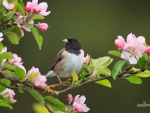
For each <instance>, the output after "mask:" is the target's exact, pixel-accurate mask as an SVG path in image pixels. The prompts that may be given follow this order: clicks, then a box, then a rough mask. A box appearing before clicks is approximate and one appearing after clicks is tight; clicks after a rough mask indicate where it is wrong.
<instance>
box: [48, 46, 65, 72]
mask: <svg viewBox="0 0 150 113" xmlns="http://www.w3.org/2000/svg"><path fill="white" fill-rule="evenodd" d="M64 50H65V49H64V48H63V49H62V50H60V51H59V52H58V54H57V56H56V58H55V59H54V61H53V62H52V63H51V65H50V67H49V71H50V70H53V69H54V67H55V65H56V64H57V63H58V62H60V61H61V60H62V58H63V56H62V53H63V51H64Z"/></svg>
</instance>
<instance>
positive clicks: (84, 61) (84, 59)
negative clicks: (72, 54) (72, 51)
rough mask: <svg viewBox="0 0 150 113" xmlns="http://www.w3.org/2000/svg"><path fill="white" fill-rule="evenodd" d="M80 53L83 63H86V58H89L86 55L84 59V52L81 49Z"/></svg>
mask: <svg viewBox="0 0 150 113" xmlns="http://www.w3.org/2000/svg"><path fill="white" fill-rule="evenodd" d="M80 51H81V54H82V56H83V63H86V61H87V60H88V58H89V55H88V54H87V55H86V57H84V51H83V49H81V50H80Z"/></svg>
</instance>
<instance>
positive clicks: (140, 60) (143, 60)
mask: <svg viewBox="0 0 150 113" xmlns="http://www.w3.org/2000/svg"><path fill="white" fill-rule="evenodd" d="M138 64H139V66H140V67H142V68H145V67H146V66H147V61H146V59H145V58H144V57H141V58H139V60H138Z"/></svg>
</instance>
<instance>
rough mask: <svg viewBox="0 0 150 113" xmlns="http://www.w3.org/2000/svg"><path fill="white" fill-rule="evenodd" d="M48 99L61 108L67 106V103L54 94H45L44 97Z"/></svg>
mask: <svg viewBox="0 0 150 113" xmlns="http://www.w3.org/2000/svg"><path fill="white" fill-rule="evenodd" d="M44 98H45V99H46V100H48V101H49V102H51V103H53V104H54V105H57V106H59V107H60V108H65V104H64V103H62V102H61V101H59V100H58V99H57V98H54V97H52V96H50V95H49V96H45V97H44Z"/></svg>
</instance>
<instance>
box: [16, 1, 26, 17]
mask: <svg viewBox="0 0 150 113" xmlns="http://www.w3.org/2000/svg"><path fill="white" fill-rule="evenodd" d="M17 11H18V12H21V14H22V15H23V16H25V10H24V8H23V7H22V5H20V4H19V3H18V7H17Z"/></svg>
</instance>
